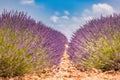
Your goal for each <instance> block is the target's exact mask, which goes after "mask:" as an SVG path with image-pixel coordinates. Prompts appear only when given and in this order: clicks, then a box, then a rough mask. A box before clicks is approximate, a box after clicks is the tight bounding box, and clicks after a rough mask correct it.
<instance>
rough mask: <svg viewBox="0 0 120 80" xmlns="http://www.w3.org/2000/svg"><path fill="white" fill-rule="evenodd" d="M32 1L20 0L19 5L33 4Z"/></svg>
mask: <svg viewBox="0 0 120 80" xmlns="http://www.w3.org/2000/svg"><path fill="white" fill-rule="evenodd" d="M34 2H35V1H34V0H21V4H34Z"/></svg>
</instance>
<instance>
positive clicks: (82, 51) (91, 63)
mask: <svg viewBox="0 0 120 80" xmlns="http://www.w3.org/2000/svg"><path fill="white" fill-rule="evenodd" d="M69 47H70V48H69V49H68V54H69V55H70V57H71V59H72V60H73V61H74V62H75V63H76V64H77V65H79V66H80V65H83V66H84V67H92V68H98V69H106V70H107V69H108V68H109V69H108V70H110V69H116V70H117V69H120V67H119V66H118V64H120V57H119V59H118V58H116V57H118V56H116V54H117V55H120V50H119V48H120V15H117V14H113V15H110V16H107V17H103V16H101V18H100V19H93V20H91V21H89V22H88V23H87V24H85V25H83V26H81V28H80V29H78V30H77V31H76V33H75V34H74V35H73V37H72V39H71V42H70V43H69ZM116 65H117V66H116Z"/></svg>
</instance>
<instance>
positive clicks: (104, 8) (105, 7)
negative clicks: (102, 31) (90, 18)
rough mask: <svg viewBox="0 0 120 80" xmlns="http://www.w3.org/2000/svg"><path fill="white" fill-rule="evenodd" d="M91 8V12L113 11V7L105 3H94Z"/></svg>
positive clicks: (110, 12) (109, 12)
mask: <svg viewBox="0 0 120 80" xmlns="http://www.w3.org/2000/svg"><path fill="white" fill-rule="evenodd" d="M92 10H93V13H106V14H112V13H114V9H113V7H112V6H110V5H108V4H105V3H103V4H101V3H99V4H94V5H93V6H92Z"/></svg>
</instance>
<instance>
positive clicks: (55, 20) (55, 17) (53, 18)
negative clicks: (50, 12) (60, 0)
mask: <svg viewBox="0 0 120 80" xmlns="http://www.w3.org/2000/svg"><path fill="white" fill-rule="evenodd" d="M58 19H59V17H58V16H55V15H54V16H51V17H50V20H51V21H52V22H54V23H56V22H57V21H58Z"/></svg>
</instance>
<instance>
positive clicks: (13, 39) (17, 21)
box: [0, 11, 67, 77]
mask: <svg viewBox="0 0 120 80" xmlns="http://www.w3.org/2000/svg"><path fill="white" fill-rule="evenodd" d="M66 43H67V39H66V37H65V36H64V35H62V34H61V33H60V32H57V31H55V30H53V29H51V28H49V27H46V26H45V25H43V24H42V23H41V22H38V23H37V22H35V20H33V19H31V18H30V17H27V15H26V14H24V13H23V12H17V11H16V12H15V11H10V12H7V11H4V12H3V13H2V14H1V15H0V76H1V77H13V76H19V75H23V74H27V73H35V72H39V73H40V72H42V71H43V70H44V69H45V68H47V67H49V68H51V67H52V66H53V65H58V64H59V62H60V58H61V56H62V54H63V51H64V48H65V46H64V45H65V44H66Z"/></svg>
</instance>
